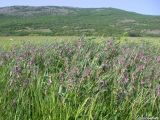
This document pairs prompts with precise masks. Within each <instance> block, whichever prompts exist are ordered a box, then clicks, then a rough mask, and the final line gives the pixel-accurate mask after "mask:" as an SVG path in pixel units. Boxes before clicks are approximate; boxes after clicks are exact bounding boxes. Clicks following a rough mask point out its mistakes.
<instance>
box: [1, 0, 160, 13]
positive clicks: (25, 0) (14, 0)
mask: <svg viewBox="0 0 160 120" xmlns="http://www.w3.org/2000/svg"><path fill="white" fill-rule="evenodd" d="M13 5H29V6H47V5H49V6H71V7H83V8H92V7H94V8H99V7H113V8H120V9H123V10H128V11H134V12H138V13H142V14H151V15H160V0H0V7H4V6H13Z"/></svg>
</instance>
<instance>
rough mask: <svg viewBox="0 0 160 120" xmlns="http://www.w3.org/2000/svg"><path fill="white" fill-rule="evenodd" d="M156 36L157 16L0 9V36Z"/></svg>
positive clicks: (158, 28)
mask: <svg viewBox="0 0 160 120" xmlns="http://www.w3.org/2000/svg"><path fill="white" fill-rule="evenodd" d="M124 32H128V33H129V35H130V36H160V16H149V15H141V14H137V13H134V12H128V11H123V10H119V9H114V8H70V7H56V6H46V7H33V6H32V7H31V6H12V7H3V8H0V35H1V36H4V35H81V34H85V35H104V36H111V35H112V36H117V35H120V34H122V33H124Z"/></svg>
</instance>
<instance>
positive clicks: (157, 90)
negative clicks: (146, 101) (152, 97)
mask: <svg viewBox="0 0 160 120" xmlns="http://www.w3.org/2000/svg"><path fill="white" fill-rule="evenodd" d="M156 95H157V96H159V97H160V85H159V86H157V88H156Z"/></svg>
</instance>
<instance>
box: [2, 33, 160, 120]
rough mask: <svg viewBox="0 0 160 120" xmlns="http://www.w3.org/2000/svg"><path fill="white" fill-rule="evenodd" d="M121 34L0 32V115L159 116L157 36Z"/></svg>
mask: <svg viewBox="0 0 160 120" xmlns="http://www.w3.org/2000/svg"><path fill="white" fill-rule="evenodd" d="M125 39H128V40H126V41H125V40H124V38H123V37H122V38H121V39H120V40H117V39H111V38H103V37H96V38H95V37H86V38H78V37H38V36H32V37H31V36H28V37H0V120H137V119H140V118H156V119H159V118H160V47H159V43H160V41H159V40H160V39H159V38H125ZM141 39H143V40H141ZM67 41H68V42H67ZM119 41H120V42H119ZM123 41H125V44H121V42H123ZM132 41H133V42H132ZM137 43H138V44H137Z"/></svg>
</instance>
